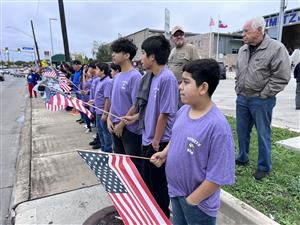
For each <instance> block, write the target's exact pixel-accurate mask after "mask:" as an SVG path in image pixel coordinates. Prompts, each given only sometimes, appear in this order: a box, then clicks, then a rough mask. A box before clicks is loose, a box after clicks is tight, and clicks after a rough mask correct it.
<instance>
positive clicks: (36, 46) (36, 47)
mask: <svg viewBox="0 0 300 225" xmlns="http://www.w3.org/2000/svg"><path fill="white" fill-rule="evenodd" d="M30 22H31V29H32V35H33V40H34V45H35V50H36V54H37V57H38V64H39V66H40V67H42V64H41V59H40V53H39V48H38V45H37V42H36V38H35V33H34V28H33V22H32V20H30Z"/></svg>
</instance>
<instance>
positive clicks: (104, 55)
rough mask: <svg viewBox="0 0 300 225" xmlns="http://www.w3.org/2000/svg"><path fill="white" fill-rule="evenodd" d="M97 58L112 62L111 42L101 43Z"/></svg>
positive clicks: (101, 60)
mask: <svg viewBox="0 0 300 225" xmlns="http://www.w3.org/2000/svg"><path fill="white" fill-rule="evenodd" d="M96 59H97V60H99V61H100V62H111V49H110V45H109V44H106V43H101V44H100V46H99V48H98V52H97V53H96Z"/></svg>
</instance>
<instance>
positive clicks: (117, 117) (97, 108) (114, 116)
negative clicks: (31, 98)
mask: <svg viewBox="0 0 300 225" xmlns="http://www.w3.org/2000/svg"><path fill="white" fill-rule="evenodd" d="M39 86H44V87H47V88H49V89H52V90H55V91H57V92H58V93H60V94H61V95H63V96H65V97H67V98H68V96H66V95H65V93H63V92H61V91H60V90H57V89H55V88H53V87H49V86H47V85H45V84H40V85H39ZM72 98H75V97H72ZM84 104H85V105H88V106H91V107H93V108H94V109H98V110H100V111H101V112H104V113H106V114H108V115H111V116H113V117H115V118H117V119H119V120H122V118H121V117H119V116H117V115H114V114H112V113H110V112H107V111H105V110H103V109H100V108H98V107H96V106H94V105H91V104H89V103H87V102H84Z"/></svg>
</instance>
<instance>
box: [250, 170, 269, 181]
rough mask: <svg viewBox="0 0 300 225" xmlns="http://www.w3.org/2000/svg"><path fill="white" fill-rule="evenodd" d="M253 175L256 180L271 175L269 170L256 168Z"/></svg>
mask: <svg viewBox="0 0 300 225" xmlns="http://www.w3.org/2000/svg"><path fill="white" fill-rule="evenodd" d="M253 176H254V178H255V179H256V180H262V179H263V178H264V177H267V176H269V172H266V171H260V170H256V172H255V173H254V174H253Z"/></svg>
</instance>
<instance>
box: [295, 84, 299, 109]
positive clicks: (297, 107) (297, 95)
mask: <svg viewBox="0 0 300 225" xmlns="http://www.w3.org/2000/svg"><path fill="white" fill-rule="evenodd" d="M295 103H296V109H300V82H297V86H296V97H295Z"/></svg>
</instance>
